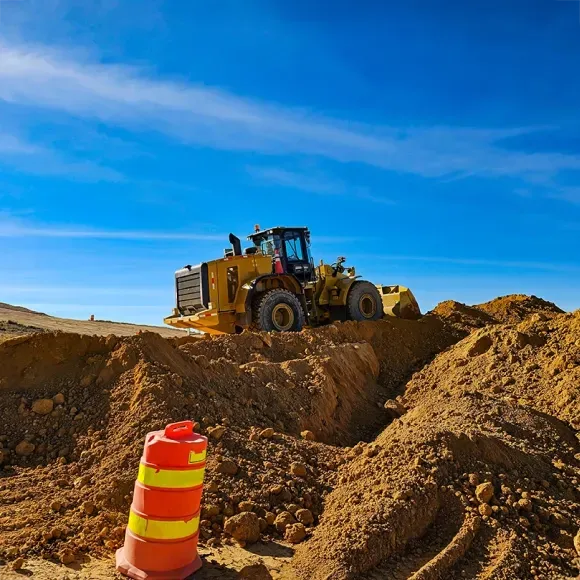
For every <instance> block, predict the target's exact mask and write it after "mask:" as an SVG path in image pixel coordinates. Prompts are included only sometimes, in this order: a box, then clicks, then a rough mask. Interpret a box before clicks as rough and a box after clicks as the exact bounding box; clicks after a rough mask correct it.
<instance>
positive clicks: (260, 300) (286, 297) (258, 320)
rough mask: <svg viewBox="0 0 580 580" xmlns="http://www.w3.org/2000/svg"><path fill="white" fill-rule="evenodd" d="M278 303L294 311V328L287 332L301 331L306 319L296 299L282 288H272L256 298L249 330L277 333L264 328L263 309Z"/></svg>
mask: <svg viewBox="0 0 580 580" xmlns="http://www.w3.org/2000/svg"><path fill="white" fill-rule="evenodd" d="M279 302H285V303H286V304H288V305H290V306H292V307H293V309H294V316H295V322H294V327H293V328H292V329H291V330H289V331H287V332H299V331H301V330H302V328H303V327H304V325H305V324H306V317H305V315H304V309H303V308H302V304H301V303H300V300H299V299H298V297H297V296H296V295H295V294H293V293H292V292H290V291H289V290H285V289H284V288H274V289H273V290H268V291H267V292H264V293H263V294H260V295H259V296H257V297H256V298H255V299H254V300H253V303H252V324H251V326H250V330H254V331H262V330H265V331H267V332H271V331H274V332H277V330H276V329H275V328H265V327H264V324H263V322H264V314H265V309H266V308H268V307H270V306H272V307H273V306H275V305H276V304H278V303H279Z"/></svg>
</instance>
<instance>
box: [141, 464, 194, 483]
mask: <svg viewBox="0 0 580 580" xmlns="http://www.w3.org/2000/svg"><path fill="white" fill-rule="evenodd" d="M204 473H205V467H198V468H197V469H155V468H154V467H149V466H148V465H145V464H144V463H140V464H139V475H138V476H137V481H139V482H140V483H142V484H143V485H148V486H150V487H170V488H189V487H198V486H200V485H201V484H202V483H203V475H204Z"/></svg>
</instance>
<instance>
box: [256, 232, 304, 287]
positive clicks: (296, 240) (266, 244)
mask: <svg viewBox="0 0 580 580" xmlns="http://www.w3.org/2000/svg"><path fill="white" fill-rule="evenodd" d="M248 240H251V241H252V242H253V243H254V248H256V250H257V251H259V252H261V253H262V254H264V255H267V256H271V257H272V258H273V260H274V261H275V260H276V259H277V256H278V257H279V259H280V261H279V266H278V269H279V272H278V273H288V274H292V275H294V276H296V278H297V279H298V280H300V281H301V282H304V283H306V282H311V281H312V280H313V278H314V276H315V271H314V263H313V261H312V257H311V255H310V232H309V231H308V228H283V227H276V228H271V229H269V230H262V231H260V230H256V232H255V233H253V234H251V235H249V236H248ZM274 268H275V269H276V262H274Z"/></svg>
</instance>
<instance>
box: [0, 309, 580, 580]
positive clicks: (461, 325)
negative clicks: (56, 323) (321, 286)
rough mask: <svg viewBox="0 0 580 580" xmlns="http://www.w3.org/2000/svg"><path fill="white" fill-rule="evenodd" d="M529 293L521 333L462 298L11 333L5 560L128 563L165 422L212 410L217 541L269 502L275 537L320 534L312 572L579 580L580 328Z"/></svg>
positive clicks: (5, 417)
mask: <svg viewBox="0 0 580 580" xmlns="http://www.w3.org/2000/svg"><path fill="white" fill-rule="evenodd" d="M520 302H525V301H518V303H520ZM526 304H527V306H526V307H525V308H524V310H526V309H527V310H526V316H523V321H521V322H518V323H517V324H516V323H512V324H511V325H509V326H508V325H502V324H499V323H498V321H497V319H496V318H495V317H493V318H492V315H491V314H489V313H486V312H484V311H483V310H479V309H476V308H470V307H465V306H464V305H461V304H459V303H453V302H447V303H443V304H442V305H440V306H439V307H437V309H436V310H435V311H434V312H433V313H430V314H429V315H427V316H424V317H423V318H422V319H421V320H418V321H407V320H397V319H393V320H384V321H378V322H373V323H353V322H349V323H344V324H336V325H331V326H328V327H325V328H321V329H317V330H306V331H303V332H301V333H297V334H294V333H289V334H267V333H243V334H241V335H237V336H222V337H213V338H209V337H206V338H203V339H199V338H194V337H179V338H168V339H166V338H162V337H161V336H159V335H157V334H153V333H149V332H143V333H140V334H137V335H134V336H129V337H121V338H119V337H115V336H108V337H98V336H83V335H78V334H69V333H62V332H56V333H50V332H46V333H42V334H33V335H29V336H25V337H21V336H17V337H13V338H8V339H7V340H4V341H3V342H1V343H0V396H1V397H2V405H0V426H1V427H0V557H4V558H6V559H8V560H9V561H10V560H13V559H14V558H16V557H18V556H25V557H34V556H43V557H50V558H56V559H61V561H68V560H69V559H70V558H74V557H78V556H81V555H82V554H90V555H97V556H98V555H102V556H107V557H108V556H110V555H111V553H112V551H113V550H114V549H116V548H117V547H118V546H120V544H121V543H122V541H123V531H124V527H125V525H126V522H127V516H128V511H129V505H130V503H131V494H132V489H133V484H134V479H135V477H136V471H137V466H138V462H139V457H140V454H141V451H142V445H143V439H144V436H145V434H146V433H147V432H149V431H152V430H156V429H161V428H163V427H164V426H165V425H166V424H167V423H170V422H173V421H178V420H183V419H185V418H192V419H195V420H197V421H199V422H200V427H199V429H200V430H201V432H202V433H204V434H206V435H208V437H209V440H210V449H209V457H208V464H207V471H206V480H205V488H204V503H203V511H202V521H201V526H200V535H201V542H202V544H203V545H204V546H205V547H206V548H212V547H214V546H216V545H218V544H220V543H227V542H230V541H231V539H230V538H229V535H228V533H227V530H229V531H230V533H235V534H237V532H232V530H234V529H238V527H236V526H234V523H235V522H230V524H229V525H226V521H227V519H228V518H231V517H233V516H235V515H238V514H240V513H244V512H246V511H251V512H253V513H254V514H255V516H249V517H246V516H244V517H242V518H239V519H240V520H244V521H246V520H248V521H249V522H251V523H252V525H253V526H254V528H255V525H254V524H255V523H256V517H257V521H258V525H259V529H260V536H261V538H262V539H275V540H276V541H283V540H284V539H286V540H287V541H290V542H301V541H303V540H306V543H305V544H304V545H303V546H301V547H300V548H299V549H298V552H297V556H296V558H295V569H296V574H298V575H299V577H301V578H305V579H310V578H312V579H313V580H314V579H316V578H328V579H329V580H330V579H347V578H366V579H367V580H370V579H371V578H379V577H380V578H382V577H392V578H409V577H411V576H412V575H413V574H415V576H414V577H415V578H416V579H417V578H441V577H445V578H450V579H453V578H459V577H470V578H481V579H482V580H483V578H489V577H492V576H493V577H494V578H506V579H507V578H524V577H527V576H528V575H534V574H535V575H536V577H541V578H550V577H554V578H556V577H558V578H561V577H563V576H564V577H566V576H570V575H571V574H572V573H573V572H574V570H575V568H574V556H573V551H572V550H573V548H571V547H570V546H571V544H570V540H571V538H572V535H573V534H574V533H575V530H576V529H577V528H578V525H579V524H580V522H579V521H578V513H580V512H579V510H578V507H579V506H578V505H577V501H578V497H577V495H576V494H577V488H578V473H577V468H578V459H577V458H575V455H577V454H578V451H579V449H578V442H577V441H576V439H575V438H574V436H573V433H572V431H571V429H570V428H569V427H567V426H566V425H565V424H564V423H561V422H560V421H559V420H557V419H554V418H552V417H550V416H548V415H547V414H545V413H549V414H551V415H553V416H554V417H558V418H559V419H561V420H563V421H565V422H567V423H569V424H570V425H572V426H574V428H577V417H578V392H577V389H578V384H579V381H578V374H577V372H578V368H579V367H578V363H577V361H578V358H577V354H578V347H579V346H580V344H579V340H580V336H578V324H579V318H578V314H576V315H557V314H554V313H552V312H548V313H546V307H545V304H543V303H538V302H534V303H531V302H530V303H526ZM534 304H536V305H537V307H538V308H539V309H540V312H539V313H535V314H534V313H533V312H531V311H530V309H532V310H533V308H534ZM520 305H521V304H520ZM522 308H523V307H522ZM522 312H523V310H522ZM457 313H458V314H457ZM453 345H455V346H453ZM434 357H436V358H435V359H434V360H433V358H434ZM431 361H432V362H431ZM407 383H408V385H407ZM406 385H407V386H406ZM497 385H500V386H497ZM500 388H502V389H505V391H499V390H498V389H500ZM385 401H386V402H385ZM564 401H565V402H564ZM575 417H576V418H575ZM385 425H389V426H388V427H387V428H386V429H384V427H385ZM381 432H382V433H381ZM377 433H381V434H380V435H379V436H378V438H376V440H374V441H373V439H374V438H375V436H376V435H377ZM365 441H366V442H369V441H373V442H372V443H365ZM344 446H348V447H344ZM483 483H489V484H491V489H492V492H493V494H492V497H491V498H487V499H486V500H485V501H484V500H481V497H483V495H482V494H483V493H484V492H483V491H482V490H481V489H480V488H478V485H480V484H483ZM485 489H487V492H485V493H489V486H485ZM254 532H255V529H254V530H253V532H252V534H251V539H254V538H255V533H254ZM238 539H239V540H240V541H244V540H243V539H240V538H238ZM517 566H520V567H519V568H518V567H517ZM462 572H463V575H462ZM324 574H326V575H324ZM558 574H560V576H558ZM373 575H374V576H373Z"/></svg>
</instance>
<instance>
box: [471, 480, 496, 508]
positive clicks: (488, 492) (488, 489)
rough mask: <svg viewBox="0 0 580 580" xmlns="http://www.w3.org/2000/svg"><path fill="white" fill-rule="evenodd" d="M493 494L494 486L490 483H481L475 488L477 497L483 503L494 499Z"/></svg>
mask: <svg viewBox="0 0 580 580" xmlns="http://www.w3.org/2000/svg"><path fill="white" fill-rule="evenodd" d="M493 493H494V491H493V484H491V483H490V482H489V481H486V482H484V483H480V484H479V485H478V486H477V487H476V488H475V497H476V498H477V499H478V501H479V502H481V503H487V502H489V500H490V499H491V498H492V497H493Z"/></svg>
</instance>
